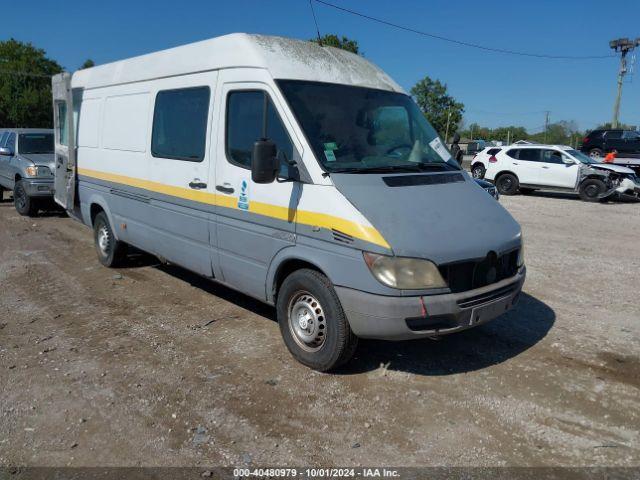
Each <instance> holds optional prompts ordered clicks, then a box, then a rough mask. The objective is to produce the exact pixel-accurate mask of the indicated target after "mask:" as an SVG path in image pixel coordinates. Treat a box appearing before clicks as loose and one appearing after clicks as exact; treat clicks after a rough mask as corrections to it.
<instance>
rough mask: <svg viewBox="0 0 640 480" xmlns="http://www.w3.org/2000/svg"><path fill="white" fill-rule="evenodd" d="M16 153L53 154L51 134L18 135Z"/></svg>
mask: <svg viewBox="0 0 640 480" xmlns="http://www.w3.org/2000/svg"><path fill="white" fill-rule="evenodd" d="M18 151H19V152H20V153H21V154H24V155H29V154H32V155H34V154H36V153H53V133H21V134H20V135H18Z"/></svg>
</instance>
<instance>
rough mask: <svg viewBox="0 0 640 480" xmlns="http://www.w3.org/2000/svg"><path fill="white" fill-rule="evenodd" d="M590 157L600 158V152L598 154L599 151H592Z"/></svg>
mask: <svg viewBox="0 0 640 480" xmlns="http://www.w3.org/2000/svg"><path fill="white" fill-rule="evenodd" d="M589 155H590V156H591V158H600V152H598V151H597V150H591V151H590V152H589Z"/></svg>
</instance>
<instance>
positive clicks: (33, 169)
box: [0, 128, 54, 216]
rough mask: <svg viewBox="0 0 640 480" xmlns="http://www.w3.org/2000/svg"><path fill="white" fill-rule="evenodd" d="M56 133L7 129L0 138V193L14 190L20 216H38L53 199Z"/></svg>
mask: <svg viewBox="0 0 640 480" xmlns="http://www.w3.org/2000/svg"><path fill="white" fill-rule="evenodd" d="M53 171H54V154H53V130H51V129H33V128H31V129H27V128H21V129H7V130H5V132H4V134H3V135H2V137H0V193H1V192H2V191H3V190H13V201H14V204H15V207H16V210H17V211H18V213H19V214H20V215H27V216H33V215H36V214H37V212H38V210H39V209H40V207H41V206H42V202H43V201H44V200H51V198H52V196H53V179H54V177H53Z"/></svg>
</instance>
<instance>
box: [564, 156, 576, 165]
mask: <svg viewBox="0 0 640 480" xmlns="http://www.w3.org/2000/svg"><path fill="white" fill-rule="evenodd" d="M562 162H563V163H564V164H565V165H574V164H575V163H576V162H575V160H574V159H573V158H569V157H562Z"/></svg>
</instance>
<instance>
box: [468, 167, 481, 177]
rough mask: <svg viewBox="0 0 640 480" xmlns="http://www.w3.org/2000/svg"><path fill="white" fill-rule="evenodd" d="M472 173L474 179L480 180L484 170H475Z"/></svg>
mask: <svg viewBox="0 0 640 480" xmlns="http://www.w3.org/2000/svg"><path fill="white" fill-rule="evenodd" d="M471 173H472V174H473V178H480V177H481V175H482V169H480V168H474V169H473V170H472V171H471Z"/></svg>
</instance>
